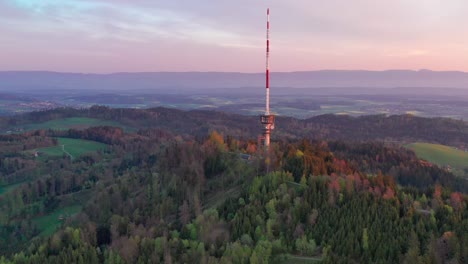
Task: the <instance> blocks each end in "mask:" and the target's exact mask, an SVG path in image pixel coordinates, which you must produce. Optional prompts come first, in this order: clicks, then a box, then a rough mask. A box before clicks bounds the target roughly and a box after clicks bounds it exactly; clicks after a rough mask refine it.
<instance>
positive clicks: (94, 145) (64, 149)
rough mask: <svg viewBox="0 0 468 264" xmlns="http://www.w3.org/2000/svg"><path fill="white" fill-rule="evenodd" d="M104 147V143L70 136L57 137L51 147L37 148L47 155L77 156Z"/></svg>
mask: <svg viewBox="0 0 468 264" xmlns="http://www.w3.org/2000/svg"><path fill="white" fill-rule="evenodd" d="M104 148H106V144H103V143H99V142H96V141H90V140H83V139H72V138H58V145H57V146H53V147H47V148H41V149H38V150H37V151H39V152H40V153H44V154H45V155H47V156H53V157H56V156H62V155H63V154H67V155H71V156H72V157H73V158H77V157H79V156H81V155H83V154H85V153H89V152H94V151H98V150H100V149H104Z"/></svg>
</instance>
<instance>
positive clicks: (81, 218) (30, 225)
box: [0, 106, 468, 263]
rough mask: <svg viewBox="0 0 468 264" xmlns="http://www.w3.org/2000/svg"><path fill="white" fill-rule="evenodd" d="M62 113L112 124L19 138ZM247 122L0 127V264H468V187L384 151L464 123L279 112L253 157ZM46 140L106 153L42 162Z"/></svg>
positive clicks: (95, 112)
mask: <svg viewBox="0 0 468 264" xmlns="http://www.w3.org/2000/svg"><path fill="white" fill-rule="evenodd" d="M70 117H87V118H96V119H100V120H111V121H115V122H116V123H118V124H120V126H119V125H117V126H97V127H88V128H84V129H83V128H70V129H61V130H59V129H39V130H30V131H28V130H19V128H21V127H23V126H24V125H26V124H29V123H41V122H46V121H50V120H56V119H63V118H70ZM257 123H258V120H257V119H256V118H254V117H247V116H241V115H234V114H226V113H221V112H209V111H190V112H186V111H180V110H174V109H166V108H155V109H147V110H137V109H111V108H107V107H102V106H94V107H92V108H90V109H80V110H77V109H71V108H62V109H55V110H49V111H43V112H33V113H29V114H24V115H22V116H15V117H2V118H1V119H0V130H4V131H6V130H10V131H15V133H10V134H3V135H1V136H0V208H1V210H0V255H1V257H0V263H286V262H291V263H293V261H294V259H301V260H302V261H309V262H310V263H318V262H321V263H467V262H468V208H467V203H468V185H467V181H466V180H463V179H461V178H457V177H456V176H455V175H453V174H452V173H451V172H450V171H447V170H446V169H444V168H439V167H438V166H436V165H433V164H430V163H428V162H426V161H424V160H419V159H418V158H417V157H416V155H415V154H414V152H412V151H410V150H408V149H405V148H403V147H401V144H399V143H401V142H410V141H416V140H421V141H427V142H435V143H440V144H446V145H451V146H457V147H462V146H466V144H468V124H467V123H466V122H463V121H459V120H451V119H443V118H433V119H429V118H420V117H414V116H408V115H404V116H368V117H359V118H353V117H341V116H332V115H325V116H319V117H316V118H312V119H308V120H299V119H293V118H287V117H280V118H279V120H278V124H277V126H278V130H275V131H274V135H273V143H272V145H271V147H270V149H269V150H268V152H265V151H264V149H263V147H260V146H259V145H258V140H257V137H256V135H257V134H258V131H259V129H258V127H259V125H258V124H257ZM429 128H430V129H429ZM15 129H16V130H15ZM60 138H70V139H77V140H88V141H95V142H99V143H102V144H105V148H102V149H99V150H97V151H90V152H86V153H83V154H81V155H80V156H78V157H74V158H73V159H71V158H70V156H68V155H66V154H65V152H64V153H63V155H61V156H60V155H59V156H48V155H46V154H43V153H42V152H43V151H41V150H42V149H44V148H47V147H51V146H57V145H58V144H59V143H58V141H59V140H58V139H60ZM63 148H64V150H65V149H66V148H67V146H63ZM52 223H54V225H52Z"/></svg>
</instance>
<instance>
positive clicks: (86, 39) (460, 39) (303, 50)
mask: <svg viewBox="0 0 468 264" xmlns="http://www.w3.org/2000/svg"><path fill="white" fill-rule="evenodd" d="M267 6H269V7H271V9H272V12H271V13H272V14H271V16H272V22H271V23H272V50H273V51H274V54H273V55H272V60H274V65H275V66H277V68H280V67H281V70H306V69H308V68H303V67H309V68H311V66H308V65H313V67H315V68H347V67H351V68H352V67H353V65H355V66H356V67H360V68H362V67H364V68H366V67H365V65H364V64H363V63H366V62H372V63H369V64H368V65H369V66H368V67H369V68H372V67H375V64H376V62H375V61H379V63H380V64H381V67H392V68H395V67H397V66H396V64H397V61H396V60H397V59H402V58H413V59H414V58H418V59H424V60H421V63H422V62H424V63H429V62H430V63H433V61H436V60H437V59H439V60H441V59H442V58H443V57H444V58H445V60H443V61H446V64H444V65H439V64H435V63H434V64H433V65H435V66H437V67H449V66H450V64H449V61H450V60H456V61H457V63H456V64H454V65H460V64H461V61H462V60H464V59H465V60H466V59H468V55H465V54H468V50H467V49H468V34H467V33H468V32H467V31H468V29H465V27H464V25H466V24H467V23H468V17H466V15H465V14H466V11H468V2H466V1H465V0H451V1H443V0H392V1H375V0H353V1H349V0H327V1H322V0H288V1H284V0H270V1H252V0H237V1H232V0H231V1H228V0H216V1H213V0H196V1H194V0H170V1H167V0H132V1H129V0H66V1H65V0H41V1H39V0H0V32H1V34H2V42H1V43H0V47H1V48H2V51H0V69H8V68H9V64H8V61H5V60H3V61H2V56H3V57H5V56H6V54H7V53H8V54H9V56H8V57H9V58H14V57H15V56H16V57H18V56H22V55H21V54H24V52H26V51H27V52H31V53H32V52H36V53H46V54H55V55H54V57H55V58H56V60H57V63H59V62H60V61H62V64H63V65H65V63H66V62H67V61H68V62H70V61H80V62H81V63H82V64H81V65H80V66H79V67H78V66H77V69H79V70H83V69H84V70H85V69H86V63H87V61H89V64H88V65H90V64H91V63H92V61H93V60H94V59H95V60H97V61H99V60H101V59H102V58H103V57H109V56H112V54H114V55H113V56H114V57H118V58H120V59H121V60H123V59H125V60H126V61H133V62H134V64H132V65H137V64H138V62H139V61H143V59H144V54H155V55H154V56H158V57H157V58H164V60H171V63H168V62H167V61H163V59H161V60H157V61H156V60H155V62H154V64H155V65H154V67H153V68H151V67H150V68H151V69H164V67H165V66H167V65H172V66H171V67H172V68H167V69H168V70H177V69H189V68H190V67H192V68H193V70H198V69H200V68H202V66H201V65H203V68H210V67H212V69H213V70H223V69H234V70H235V69H237V70H239V71H244V70H245V69H247V70H248V71H250V70H252V71H255V69H257V68H258V69H259V71H260V69H261V67H262V65H263V64H264V63H263V59H262V57H263V56H264V54H263V52H261V49H264V38H265V15H266V14H265V9H266V7H267ZM2 53H3V54H2ZM28 54H29V53H28ZM135 54H139V55H138V56H136V55H135ZM223 54H230V55H233V54H235V56H237V57H235V58H234V57H233V58H230V59H232V60H233V61H235V62H236V64H233V62H232V61H228V60H226V59H225V62H223V60H221V59H220V58H218V57H219V56H223ZM80 56H81V57H80ZM125 56H127V57H125ZM132 56H133V57H132ZM224 56H226V55H224ZM84 58H86V60H85V59H84ZM187 58H188V59H187ZM138 60H139V61H138ZM257 60H258V61H259V62H258V63H257V62H256V61H257ZM22 61H24V62H25V63H30V64H31V65H33V64H34V63H36V62H35V61H32V60H30V61H29V62H27V61H28V60H27V59H24V60H22ZM242 61H254V62H255V63H247V64H248V65H246V63H244V64H243V63H242ZM358 61H359V64H358ZM99 63H103V64H104V63H108V62H106V61H100V62H99ZM223 63H224V64H223ZM403 63H404V64H403ZM142 65H144V66H145V67H148V65H150V66H151V64H150V63H149V62H146V61H145V62H144V63H143V62H142ZM294 65H297V66H294ZM41 66H43V65H42V64H41ZM405 66H406V67H405ZM70 67H71V66H70ZM108 67H109V71H112V69H113V67H114V65H109V66H108ZM401 67H402V68H411V67H415V68H430V67H431V65H420V62H418V61H415V60H410V59H405V60H402V62H401ZM100 68H105V66H104V65H102V67H100ZM150 68H148V69H150ZM434 68H435V67H434ZM138 69H140V68H138ZM466 69H467V70H468V66H467V68H466ZM129 70H132V69H129Z"/></svg>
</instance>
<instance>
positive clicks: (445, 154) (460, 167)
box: [406, 142, 468, 175]
mask: <svg viewBox="0 0 468 264" xmlns="http://www.w3.org/2000/svg"><path fill="white" fill-rule="evenodd" d="M406 147H407V148H409V149H411V150H413V151H414V152H415V153H416V155H417V156H418V157H419V158H421V159H425V160H427V161H429V162H431V163H434V164H436V165H438V166H441V167H444V166H447V165H448V166H450V167H451V168H452V169H453V170H454V173H455V174H457V175H463V174H465V175H466V172H465V170H468V152H465V151H463V150H459V149H455V148H453V147H449V146H444V145H437V144H430V143H421V142H418V143H413V144H409V145H406Z"/></svg>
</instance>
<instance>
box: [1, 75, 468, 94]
mask: <svg viewBox="0 0 468 264" xmlns="http://www.w3.org/2000/svg"><path fill="white" fill-rule="evenodd" d="M264 78H265V77H264V74H263V73H227V72H141V73H113V74H81V73H58V72H40V71H36V72H33V71H24V72H21V71H8V72H0V91H22V92H28V91H37V90H57V91H64V90H81V91H86V90H89V91H95V90H99V91H170V92H178V91H192V92H196V91H206V90H212V89H222V90H225V91H226V89H234V88H244V89H245V88H252V87H263V85H264ZM271 79H272V88H280V87H282V88H286V87H288V88H343V87H348V88H349V87H356V88H362V89H375V88H401V87H408V88H457V89H463V90H465V91H466V90H468V73H467V72H457V71H444V72H442V71H430V70H419V71H411V70H388V71H342V70H322V71H307V72H277V73H276V72H275V73H272V76H271ZM437 90H439V91H440V89H437Z"/></svg>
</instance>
